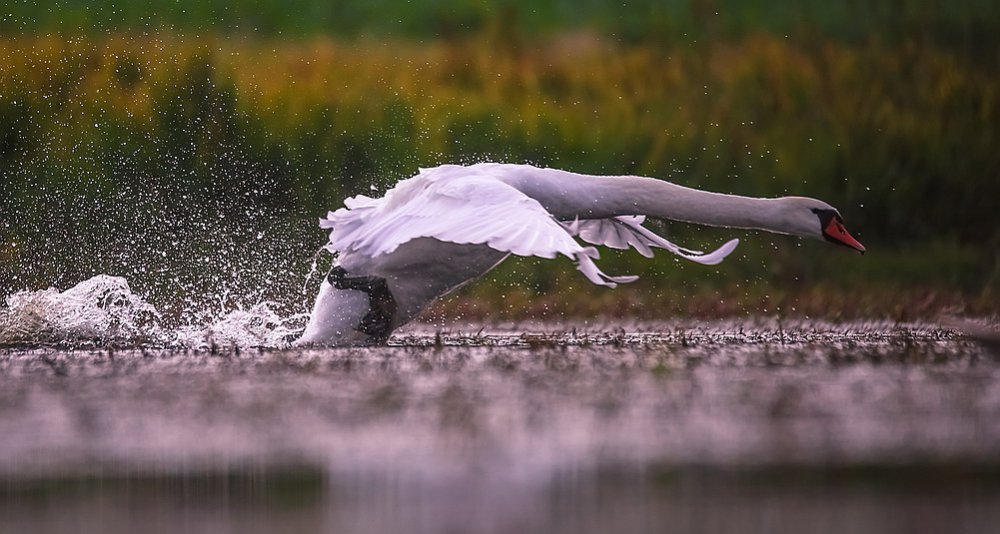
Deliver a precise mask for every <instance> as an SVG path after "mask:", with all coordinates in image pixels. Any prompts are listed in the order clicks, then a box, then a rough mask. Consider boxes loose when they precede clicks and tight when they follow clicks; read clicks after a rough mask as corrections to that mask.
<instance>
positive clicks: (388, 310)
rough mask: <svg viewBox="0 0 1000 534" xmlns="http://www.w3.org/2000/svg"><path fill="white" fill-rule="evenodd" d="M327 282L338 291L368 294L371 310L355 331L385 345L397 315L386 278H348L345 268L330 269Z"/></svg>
mask: <svg viewBox="0 0 1000 534" xmlns="http://www.w3.org/2000/svg"><path fill="white" fill-rule="evenodd" d="M327 280H329V281H330V284H332V285H333V287H335V288H337V289H354V290H357V291H364V292H365V293H368V306H369V307H370V310H369V311H368V313H367V314H365V316H364V317H362V318H361V322H360V323H359V324H358V327H357V328H356V329H355V330H357V331H358V332H361V333H364V334H367V335H369V336H371V338H372V341H374V342H376V343H385V342H386V341H387V340H388V339H389V334H391V333H392V318H393V316H395V315H396V299H394V298H393V297H392V293H391V292H390V291H389V284H388V282H386V280H385V278H381V277H379V276H348V275H347V271H346V270H344V268H343V267H340V266H335V267H333V268H332V269H330V274H328V275H327Z"/></svg>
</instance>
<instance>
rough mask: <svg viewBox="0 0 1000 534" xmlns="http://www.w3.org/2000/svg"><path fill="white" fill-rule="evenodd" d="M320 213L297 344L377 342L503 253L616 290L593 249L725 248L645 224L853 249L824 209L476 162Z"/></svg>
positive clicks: (703, 257)
mask: <svg viewBox="0 0 1000 534" xmlns="http://www.w3.org/2000/svg"><path fill="white" fill-rule="evenodd" d="M344 205H345V206H346V207H345V208H341V209H339V210H337V211H334V212H330V213H329V214H328V215H327V217H326V219H321V220H320V227H322V228H327V229H331V232H330V242H329V243H328V244H327V245H326V248H327V249H328V250H329V251H330V252H333V253H334V254H336V260H335V262H334V267H333V268H332V269H331V271H330V273H329V275H328V276H327V278H326V279H325V280H324V281H323V283H322V286H321V287H320V290H319V295H318V296H317V298H316V303H315V305H314V307H313V311H312V314H311V316H310V318H309V323H308V325H307V326H306V329H305V332H304V333H303V335H302V337H301V338H300V339H299V340H298V341H296V344H300V345H302V344H326V345H356V344H367V343H379V342H384V341H385V340H386V339H388V337H389V334H390V333H391V332H392V331H393V330H394V329H395V328H397V327H399V326H401V325H403V324H405V323H407V322H408V321H410V320H411V319H413V318H414V317H416V316H417V314H418V313H420V311H421V310H423V309H424V307H426V306H427V305H428V304H429V303H431V302H432V301H433V300H434V299H436V298H438V297H440V296H442V295H445V294H447V293H448V292H450V291H453V290H454V289H456V288H458V287H459V286H461V285H463V284H465V283H467V282H469V281H471V280H473V279H475V278H477V277H479V276H482V275H483V274H485V273H486V272H487V271H489V270H490V269H492V268H493V267H495V266H496V265H497V264H498V263H500V262H501V261H503V259H504V258H506V257H507V256H508V255H510V254H516V255H518V256H540V257H543V258H554V257H556V255H557V254H562V255H564V256H567V257H569V258H571V259H572V260H574V261H575V262H576V264H577V268H578V269H579V270H580V271H581V272H582V273H583V275H584V276H586V277H587V279H589V280H590V281H591V282H593V283H595V284H598V285H603V286H608V287H615V285H616V284H618V283H622V282H631V281H633V280H635V279H636V278H637V277H635V276H608V275H606V274H604V273H603V272H601V271H600V270H599V269H598V268H597V266H596V265H595V264H594V262H593V260H595V259H597V258H598V253H597V250H596V249H595V248H594V247H592V246H584V245H581V244H580V243H579V242H578V241H577V239H575V238H576V237H578V238H579V239H581V240H582V241H585V242H586V243H590V244H592V245H604V246H609V247H612V248H619V249H625V248H628V247H633V248H635V249H636V250H637V251H639V253H640V254H642V255H644V256H646V257H650V256H652V255H653V253H652V250H651V249H652V248H653V247H656V248H663V249H666V250H668V251H670V252H672V253H674V254H677V255H678V256H681V257H683V258H685V259H688V260H691V261H694V262H698V263H702V264H706V265H714V264H717V263H719V262H720V261H722V260H723V259H724V258H725V257H726V256H727V255H728V254H729V253H730V252H732V251H733V249H734V248H736V245H737V244H738V243H739V240H737V239H733V240H732V241H729V242H728V243H726V244H725V245H723V246H722V247H720V248H719V249H718V250H716V251H714V252H711V253H708V254H701V253H699V252H696V251H693V250H688V249H684V248H681V247H678V246H677V245H675V244H673V243H671V242H669V241H667V240H666V239H663V238H662V237H660V236H658V235H656V234H654V233H653V232H651V231H649V230H647V229H646V228H644V227H643V226H642V223H643V220H644V217H645V216H646V215H649V216H652V217H659V218H664V219H672V220H676V221H685V222H692V223H699V224H705V225H710V226H725V227H735V228H753V229H760V230H766V231H769V232H776V233H782V234H791V235H796V236H801V237H811V238H816V239H826V240H828V241H831V242H833V243H838V244H842V245H846V246H848V247H851V248H853V249H855V250H858V251H860V252H864V250H865V248H864V247H863V246H862V245H861V243H858V242H857V241H856V240H855V239H854V238H853V237H851V236H850V234H848V233H847V230H845V229H844V226H843V220H842V219H841V216H840V214H839V213H838V212H837V210H835V209H834V208H832V207H831V206H830V205H828V204H826V203H824V202H821V201H819V200H815V199H811V198H803V197H784V198H773V199H761V198H749V197H742V196H736V195H723V194H719V193H707V192H704V191H698V190H695V189H689V188H686V187H682V186H679V185H674V184H671V183H668V182H664V181H661V180H656V179H652V178H642V177H636V176H617V177H615V176H590V175H582V174H575V173H571V172H566V171H561V170H556V169H540V168H537V167H533V166H530V165H508V164H496V163H481V164H477V165H471V166H459V165H443V166H440V167H436V168H433V169H421V170H420V173H419V174H417V175H416V176H414V177H412V178H409V179H406V180H403V181H401V182H399V183H398V184H396V186H395V187H394V188H392V189H391V190H389V192H387V193H386V194H385V196H384V197H382V198H378V199H372V198H368V197H365V196H356V197H353V198H348V199H347V200H345V201H344Z"/></svg>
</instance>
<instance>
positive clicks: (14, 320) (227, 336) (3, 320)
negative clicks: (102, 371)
mask: <svg viewBox="0 0 1000 534" xmlns="http://www.w3.org/2000/svg"><path fill="white" fill-rule="evenodd" d="M204 316H205V317H206V319H205V320H204V321H203V322H202V324H189V325H184V326H179V327H173V328H172V327H170V326H169V325H167V324H166V321H165V320H164V319H163V317H162V316H161V314H160V313H159V312H158V311H157V310H156V308H155V307H154V306H153V305H152V304H150V303H149V302H147V301H146V300H145V299H144V298H143V297H141V296H139V295H137V294H135V293H133V292H132V288H131V287H130V286H129V284H128V281H127V280H125V278H122V277H118V276H108V275H98V276H95V277H93V278H90V279H87V280H84V281H83V282H80V283H79V284H77V285H75V286H73V287H71V288H70V289H67V290H65V291H61V292H60V291H59V290H57V289H55V288H48V289H44V290H40V291H19V292H17V293H14V294H12V295H10V296H9V297H7V299H6V306H5V307H3V308H0V345H63V346H152V347H183V348H193V349H207V348H213V347H218V346H222V347H281V346H284V345H287V344H288V343H289V342H290V341H291V340H292V339H294V338H295V337H296V336H297V335H298V333H299V332H301V330H302V328H303V327H304V325H305V320H306V318H307V316H306V314H296V315H292V316H291V317H287V318H285V317H282V316H281V315H279V314H278V313H277V312H276V311H274V310H273V309H272V303H269V302H260V303H257V304H255V305H253V306H250V307H247V308H245V309H244V308H238V309H236V310H229V311H224V312H218V313H215V314H204Z"/></svg>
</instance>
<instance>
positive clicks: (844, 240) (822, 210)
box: [779, 197, 865, 254]
mask: <svg viewBox="0 0 1000 534" xmlns="http://www.w3.org/2000/svg"><path fill="white" fill-rule="evenodd" d="M779 201H780V202H781V203H782V211H783V212H784V213H783V219H784V224H785V225H786V226H787V229H788V233H790V234H792V235H797V236H800V237H811V238H813V239H821V240H825V241H828V242H830V243H834V244H837V245H843V246H845V247H850V248H852V249H854V250H857V251H858V252H860V253H862V254H864V252H865V246H864V245H862V244H861V243H859V242H858V240H857V239H854V237H852V236H851V234H849V233H848V232H847V228H845V227H844V218H843V217H841V216H840V212H839V211H837V209H836V208H834V207H833V206H831V205H829V204H827V203H826V202H823V201H822V200H816V199H815V198H806V197H785V198H782V199H779Z"/></svg>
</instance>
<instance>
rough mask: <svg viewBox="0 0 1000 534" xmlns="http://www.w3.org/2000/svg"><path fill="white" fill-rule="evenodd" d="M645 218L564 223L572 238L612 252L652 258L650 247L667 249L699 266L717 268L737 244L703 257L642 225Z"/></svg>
mask: <svg viewBox="0 0 1000 534" xmlns="http://www.w3.org/2000/svg"><path fill="white" fill-rule="evenodd" d="M645 220H646V217H644V216H641V215H637V216H620V217H613V218H610V219H587V220H583V221H573V222H572V223H564V225H565V226H566V228H567V229H568V230H569V231H570V233H572V234H573V235H579V236H580V239H583V240H584V241H586V242H587V243H590V244H593V245H600V246H606V247H610V248H616V249H622V250H624V249H627V248H629V247H632V248H634V249H635V250H637V251H638V252H639V254H642V255H643V256H645V257H647V258H652V257H653V251H652V248H651V247H656V248H662V249H665V250H669V251H670V252H673V253H674V254H677V255H678V256H680V257H682V258H685V259H688V260H691V261H693V262H696V263H701V264H703V265H717V264H718V263H719V262H721V261H722V260H724V259H725V258H726V256H728V255H729V254H730V253H731V252H732V251H733V250H734V249H735V248H736V245H738V244H739V243H740V240H739V239H733V240H730V241H728V242H726V244H724V245H722V246H721V247H719V248H718V249H716V250H714V251H712V252H709V253H708V254H703V253H701V252H699V251H696V250H690V249H686V248H683V247H679V246H677V245H675V244H673V243H671V242H670V241H667V240H666V239H664V238H662V237H660V236H658V235H656V234H655V233H653V232H652V231H650V230H649V229H647V228H645V227H643V226H642V223H643V222H644V221H645Z"/></svg>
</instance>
